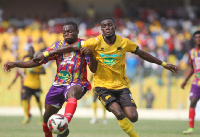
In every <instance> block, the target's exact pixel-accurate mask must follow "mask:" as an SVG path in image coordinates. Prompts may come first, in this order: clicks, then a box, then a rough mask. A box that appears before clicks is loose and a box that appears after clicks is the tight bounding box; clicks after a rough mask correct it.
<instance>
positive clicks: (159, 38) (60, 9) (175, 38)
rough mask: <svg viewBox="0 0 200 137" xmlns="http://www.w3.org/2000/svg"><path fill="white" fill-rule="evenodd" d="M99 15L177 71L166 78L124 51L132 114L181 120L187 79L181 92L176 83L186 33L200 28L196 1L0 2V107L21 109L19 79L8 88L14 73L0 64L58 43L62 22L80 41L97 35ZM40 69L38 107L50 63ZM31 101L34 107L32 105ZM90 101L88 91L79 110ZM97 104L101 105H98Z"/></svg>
mask: <svg viewBox="0 0 200 137" xmlns="http://www.w3.org/2000/svg"><path fill="white" fill-rule="evenodd" d="M104 17H113V18H114V19H115V21H116V26H117V31H116V34H118V35H121V36H123V37H127V38H129V39H130V40H132V41H133V42H135V43H136V44H138V45H139V47H140V49H142V50H145V51H147V52H149V53H150V54H152V55H153V56H155V57H157V58H159V59H161V60H163V61H166V62H168V63H172V64H175V65H178V66H179V67H180V69H181V71H180V73H179V74H178V75H172V73H171V72H168V71H166V70H164V69H163V68H162V67H160V66H158V65H155V64H150V63H148V62H144V61H142V60H141V59H139V58H138V57H137V56H135V55H134V54H129V53H127V54H126V74H127V76H128V78H129V80H130V84H131V88H130V90H131V92H132V94H133V98H134V100H135V102H136V104H137V106H138V110H139V111H140V110H141V111H143V112H146V110H152V111H153V110H163V112H166V111H164V110H174V111H175V112H176V111H178V112H180V111H181V112H184V114H186V115H185V116H184V118H187V110H188V106H189V98H188V95H189V91H190V87H191V82H192V78H191V79H190V81H189V82H188V84H187V86H186V88H185V89H184V90H183V89H181V88H180V85H181V83H182V82H183V79H184V77H185V75H187V69H188V51H189V50H190V49H191V48H193V47H194V43H193V40H192V34H193V33H194V32H195V31H196V30H200V1H198V0H162V1H160V0H151V1H149V0H112V1H108V0H84V1H83V0H0V64H1V69H0V107H1V108H9V107H11V108H13V107H16V108H18V107H19V106H20V105H21V104H20V86H21V85H20V80H17V82H16V83H15V85H14V86H12V87H11V88H10V89H8V85H9V84H10V83H11V81H12V79H13V78H14V77H15V75H16V69H13V70H12V71H11V72H4V71H3V64H4V63H5V62H7V61H18V60H22V59H23V57H24V56H25V55H26V54H27V48H28V47H30V46H33V47H34V49H35V51H36V52H38V51H43V50H44V49H46V48H47V47H49V46H50V45H51V44H52V43H54V42H55V41H58V40H62V39H63V37H62V26H63V25H64V24H65V23H66V22H68V21H74V22H76V23H77V24H78V25H79V31H80V33H79V37H80V38H84V39H88V38H90V37H95V36H97V35H99V34H101V30H100V21H101V19H103V18H104ZM45 69H46V75H43V76H41V79H42V97H41V99H42V102H43V104H44V100H45V96H46V93H47V92H48V90H49V88H50V86H51V85H52V83H53V80H54V77H55V72H56V66H55V62H50V63H48V64H46V65H45ZM88 77H89V79H90V77H91V74H90V72H88ZM31 101H32V102H31V107H33V108H34V107H35V106H36V101H35V100H34V99H32V100H31ZM92 101H93V92H92V91H89V92H88V93H87V94H86V95H85V96H84V98H82V99H81V100H80V101H79V104H78V105H79V108H86V109H89V108H91V105H92ZM98 106H99V107H102V106H101V104H100V102H99V103H98ZM198 106H200V105H198ZM20 109H21V110H22V108H21V107H20ZM197 109H199V107H197ZM174 111H173V112H174ZM149 113H150V111H149ZM197 113H198V112H197ZM197 117H198V114H197Z"/></svg>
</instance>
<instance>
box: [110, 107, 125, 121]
mask: <svg viewBox="0 0 200 137" xmlns="http://www.w3.org/2000/svg"><path fill="white" fill-rule="evenodd" d="M111 111H112V113H113V114H114V115H115V117H116V118H117V119H123V118H124V117H125V114H124V112H123V111H122V110H117V109H116V110H111Z"/></svg>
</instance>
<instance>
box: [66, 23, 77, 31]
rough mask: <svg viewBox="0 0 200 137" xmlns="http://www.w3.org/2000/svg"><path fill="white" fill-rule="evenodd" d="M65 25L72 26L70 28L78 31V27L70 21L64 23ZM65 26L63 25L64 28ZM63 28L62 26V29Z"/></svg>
mask: <svg viewBox="0 0 200 137" xmlns="http://www.w3.org/2000/svg"><path fill="white" fill-rule="evenodd" d="M65 25H72V26H74V27H75V29H76V30H78V25H77V24H76V23H75V22H72V21H70V22H67V23H65ZM65 25H64V26H65ZM64 26H63V27H64Z"/></svg>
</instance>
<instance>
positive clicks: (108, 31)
mask: <svg viewBox="0 0 200 137" xmlns="http://www.w3.org/2000/svg"><path fill="white" fill-rule="evenodd" d="M115 29H116V26H115V23H114V22H113V21H112V20H111V19H106V20H103V21H102V22H101V31H102V33H103V35H104V36H105V37H106V38H109V37H112V36H114V35H115Z"/></svg>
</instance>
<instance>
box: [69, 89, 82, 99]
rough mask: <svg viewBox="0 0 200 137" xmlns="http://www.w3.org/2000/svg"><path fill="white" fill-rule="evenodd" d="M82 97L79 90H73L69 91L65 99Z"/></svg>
mask: <svg viewBox="0 0 200 137" xmlns="http://www.w3.org/2000/svg"><path fill="white" fill-rule="evenodd" d="M81 95H82V92H81V91H80V90H75V91H70V92H69V93H68V94H67V98H76V99H80V98H81Z"/></svg>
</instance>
